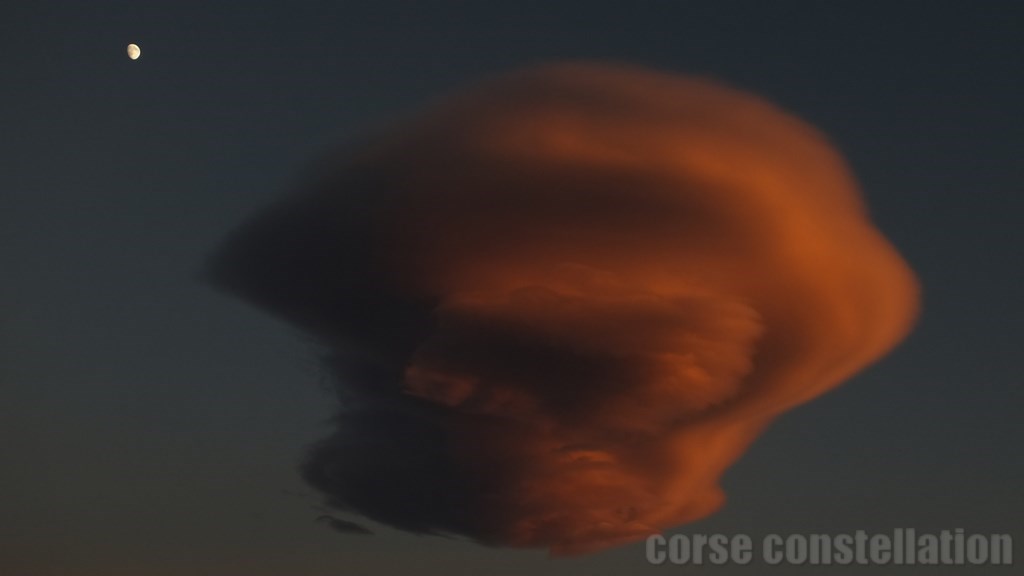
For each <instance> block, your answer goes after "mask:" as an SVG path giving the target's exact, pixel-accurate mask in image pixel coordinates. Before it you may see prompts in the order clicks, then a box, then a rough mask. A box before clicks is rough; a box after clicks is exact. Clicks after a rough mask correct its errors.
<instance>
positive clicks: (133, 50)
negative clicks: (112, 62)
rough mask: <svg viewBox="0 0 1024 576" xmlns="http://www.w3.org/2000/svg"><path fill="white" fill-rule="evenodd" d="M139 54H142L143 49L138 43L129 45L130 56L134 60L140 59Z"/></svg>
mask: <svg viewBox="0 0 1024 576" xmlns="http://www.w3.org/2000/svg"><path fill="white" fill-rule="evenodd" d="M139 56H142V50H141V49H139V46H138V45H137V44H129V45H128V57H129V58H131V59H132V60H138V59H139Z"/></svg>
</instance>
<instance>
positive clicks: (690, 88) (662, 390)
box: [210, 63, 918, 554]
mask: <svg viewBox="0 0 1024 576" xmlns="http://www.w3.org/2000/svg"><path fill="white" fill-rule="evenodd" d="M210 273H211V278H212V279H213V281H214V282H215V283H216V284H217V285H218V286H220V287H222V288H223V289H226V290H228V291H230V292H232V293H233V294H235V295H237V296H239V297H241V298H244V299H245V300H247V301H249V302H251V303H253V304H255V305H257V306H259V307H261V308H264V309H266V310H268V311H270V312H271V313H274V314H277V315H279V316H280V317H282V318H284V319H286V320H287V321H289V322H291V323H293V324H294V325H296V326H299V327H301V328H302V329H304V330H306V331H308V332H309V333H311V334H313V335H314V336H315V337H316V338H318V339H319V340H320V341H322V342H323V343H324V345H325V346H326V347H327V348H328V349H329V350H330V354H329V355H328V356H329V357H328V359H327V364H328V366H329V367H330V368H331V370H332V371H333V372H334V373H335V374H336V377H337V378H336V381H337V386H336V388H337V392H338V400H339V402H340V409H339V414H338V417H337V418H336V429H335V431H334V433H333V434H332V435H331V436H330V437H328V438H326V439H324V440H322V441H320V442H319V443H318V444H317V445H316V446H314V447H313V449H312V450H311V452H310V454H309V457H308V459H307V461H306V463H305V465H304V467H303V473H304V475H305V478H306V479H307V481H308V482H309V483H310V484H312V485H313V486H314V487H316V488H318V489H319V490H320V491H322V492H323V493H324V495H325V496H326V499H327V503H328V504H329V505H330V506H332V507H335V508H338V509H341V510H345V511H348V512H352V513H357V514H361V515H363V516H365V517H367V518H370V519H372V520H375V521H377V522H381V523H384V524H388V525H391V526H394V527H397V528H400V529H404V530H408V531H413V532H418V533H428V534H451V535H461V536H465V537H469V538H472V539H474V540H476V541H479V542H481V543H484V544H488V545H499V546H514V547H543V548H548V549H549V550H551V552H553V553H555V554H577V553H584V552H589V551H593V550H598V549H602V548H605V547H609V546H614V545H618V544H622V543H625V542H629V541H632V540H635V539H637V538H641V537H643V536H645V535H647V534H650V533H652V532H657V531H660V530H662V529H665V528H670V527H672V526H676V525H679V524H683V523H686V522H690V521H693V520H697V519H699V518H702V517H704V516H707V515H708V514H711V513H712V512H714V511H715V510H716V509H717V508H718V507H719V506H720V505H721V504H722V502H723V499H724V495H723V493H722V490H721V489H720V487H719V485H718V480H719V478H720V476H721V475H722V473H723V472H724V471H725V470H726V469H727V468H728V467H729V466H730V465H731V464H732V463H733V462H734V461H736V459H737V458H739V457H740V456H741V455H742V453H743V452H744V450H745V449H746V448H747V446H748V445H749V444H750V442H751V441H752V440H753V439H754V438H755V437H756V436H757V435H758V434H759V433H760V432H761V431H762V430H763V429H764V427H765V426H766V425H767V424H768V423H769V422H770V421H771V420H772V419H773V418H775V417H776V416H778V415H779V414H781V413H783V412H784V411H786V410H788V409H790V408H793V407H794V406H797V405H799V404H801V403H803V402H806V401H807V400H809V399H811V398H813V397H815V396H817V395H820V394H822V393H823V392H825V391H827V390H829V389H831V388H833V387H835V386H837V385H839V384H840V383H841V382H842V381H843V380H845V379H847V378H848V377H849V376H851V375H852V374H854V373H855V372H857V371H858V370H860V369H861V368H863V367H864V366H866V365H867V364H869V363H871V362H873V361H874V360H876V359H878V358H879V357H881V356H882V355H883V354H885V353H886V352H888V351H889V350H890V349H891V348H892V347H893V346H895V345H896V344H897V343H898V342H899V341H900V340H901V339H902V338H903V337H904V336H905V335H906V334H907V332H908V331H909V329H910V327H911V325H912V323H913V320H914V318H915V316H916V313H917V291H918V288H917V283H916V280H915V278H914V276H913V274H912V272H911V271H910V270H909V268H908V267H907V266H906V264H905V263H904V262H903V261H902V260H901V258H900V257H899V255H898V254H897V253H896V252H895V250H894V249H893V248H892V247H891V246H890V245H889V243H888V242H887V241H886V240H885V238H884V237H883V236H882V235H881V234H880V233H879V231H878V230H877V229H875V228H874V227H873V226H872V224H871V222H870V220H869V217H868V214H867V211H866V208H865V206H864V204H863V202H862V200H861V197H860V195H859V193H858V190H857V187H856V184H855V182H854V180H853V178H852V177H851V175H850V173H849V170H848V168H847V167H846V165H845V164H844V162H843V160H842V158H841V157H840V156H839V155H838V154H837V153H836V152H835V151H834V150H833V149H832V147H831V146H829V144H828V143H827V141H826V140H825V138H824V137H823V136H822V135H821V134H819V133H818V132H817V131H816V130H815V129H814V128H812V127H810V126H808V125H807V124H805V123H803V122H802V121H800V120H798V119H796V118H794V117H793V116H790V115H788V114H786V113H785V112H783V111H781V110H779V109H778V108H776V107H775V106H773V105H771V104H769V103H767V102H765V101H763V100H761V99H759V98H757V97H755V96H752V95H749V94H746V93H743V92H740V91H737V90H734V89H732V88H728V87H725V86H722V85H720V84H717V83H715V82H712V81H709V80H705V79H697V78H687V77H680V76H672V75H667V74H662V73H657V72H651V71H645V70H641V69H636V68H630V67H625V66H606V65H599V64H586V63H575V64H558V65H549V66H544V67H539V68H533V69H528V70H523V71H519V72H515V73H511V74H507V75H503V76H498V77H495V78H491V79H488V80H485V81H484V82H482V83H480V84H478V85H476V86H474V87H471V88H468V89H466V90H464V91H462V92H458V93H456V94H453V95H451V96H450V97H448V98H447V99H445V100H442V101H441V102H438V103H435V104H434V105H433V106H431V107H430V108H429V109H428V110H426V111H425V112H423V113H422V114H421V115H419V116H417V117H414V118H412V119H409V120H407V121H406V122H405V123H404V124H400V125H397V126H394V127H392V128H390V129H388V130H384V131H382V132H381V133H379V134H378V135H376V137H375V138H374V139H372V140H371V141H370V142H368V143H367V144H366V145H365V147H364V148H363V149H361V150H360V151H359V152H358V153H355V154H352V155H349V156H346V157H341V158H335V159H333V160H332V162H331V163H329V169H328V170H326V173H325V174H323V175H322V177H321V178H320V179H319V180H316V181H314V182H313V183H311V184H310V185H309V186H306V187H305V188H303V189H301V190H299V191H297V192H296V193H294V194H292V195H290V196H288V197H286V198H285V199H283V200H282V201H280V202H279V203H277V204H276V205H274V206H271V207H269V208H268V209H265V210H264V211H262V212H261V213H260V214H258V215H257V216H256V217H255V218H253V219H252V220H251V221H249V222H247V223H245V224H244V225H243V226H242V227H241V228H240V229H238V230H237V231H235V232H234V233H233V234H232V235H231V236H230V238H229V239H228V241H227V242H226V243H225V245H224V246H223V247H222V249H221V250H220V251H219V252H218V253H217V254H216V256H215V257H214V259H213V260H212V263H211V266H210Z"/></svg>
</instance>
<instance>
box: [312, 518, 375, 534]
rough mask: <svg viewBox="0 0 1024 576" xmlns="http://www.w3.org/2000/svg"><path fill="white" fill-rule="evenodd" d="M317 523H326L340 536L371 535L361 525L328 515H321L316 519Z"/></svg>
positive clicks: (367, 529) (370, 531)
mask: <svg viewBox="0 0 1024 576" xmlns="http://www.w3.org/2000/svg"><path fill="white" fill-rule="evenodd" d="M316 521H317V522H326V523H327V525H328V526H330V527H331V529H333V530H335V531H336V532H341V533H342V534H373V531H372V530H370V529H369V528H366V527H365V526H362V525H361V524H357V523H355V522H351V521H349V520H342V519H341V518H335V517H334V516H330V515H328V514H323V515H321V516H319V517H317V519H316Z"/></svg>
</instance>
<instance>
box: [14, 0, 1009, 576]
mask: <svg viewBox="0 0 1024 576" xmlns="http://www.w3.org/2000/svg"><path fill="white" fill-rule="evenodd" d="M462 4H463V3H457V2H438V3H432V5H431V6H430V7H429V8H428V7H427V6H425V4H424V3H415V2H390V3H389V2H358V3H340V2H338V3H334V2H290V3H273V2H258V1H257V2H249V3H246V4H245V5H241V4H238V5H237V6H235V5H232V4H228V3H222V4H211V3H201V2H189V1H179V2H149V3H141V2H139V3H130V2H105V1H102V0H101V1H97V2H90V3H83V2H38V3H29V2H23V3H17V4H16V5H14V6H5V7H4V8H3V9H2V10H0V69H2V70H3V72H4V82H3V85H4V88H3V89H0V134H2V135H0V147H2V148H0V152H2V158H3V159H4V160H3V162H2V164H0V166H2V168H0V275H2V276H0V277H2V281H0V392H2V395H3V396H2V401H0V426H2V430H3V438H4V440H3V442H2V443H0V462H3V464H2V469H0V489H2V490H0V493H2V497H0V518H2V519H3V522H2V527H0V573H3V574H8V573H10V574H18V575H25V576H35V575H51V574H53V575H58V574H60V575H75V576H77V575H82V576H92V575H99V574H104V575H112V576H121V575H129V574H146V575H147V576H149V575H160V576H162V575H184V574H211V575H222V574H223V575H234V574H239V575H241V574H245V575H251V576H272V575H284V574H288V575H310V576H320V575H323V576H327V575H335V574H365V575H376V574H382V575H392V574H394V575H399V574H410V573H422V574H450V573H468V574H488V575H493V576H505V575H508V576H512V575H516V574H523V573H531V574H537V575H546V574H552V575H555V574H557V575H559V576H565V575H568V576H572V575H577V574H578V575H609V576H610V575H622V574H672V573H683V572H684V571H686V570H685V569H684V568H680V567H678V566H660V567H656V566H650V565H648V564H647V562H646V561H645V559H644V551H643V546H642V545H631V546H626V547H622V548H617V549H613V550H610V551H606V552H602V553H599V554H596V555H593V556H588V557H583V558H577V559H568V560H548V559H546V558H545V555H544V554H543V553H542V552H521V551H510V550H499V549H489V548H484V547H480V546H478V545H475V544H471V543H466V542H460V541H456V540H446V539H440V538H428V537H416V536H411V535H407V534H402V533H399V532H396V531H393V530H389V529H386V528H385V529H380V530H378V534H377V535H375V536H370V537H366V536H355V535H341V534H338V533H336V532H334V531H332V530H330V528H329V526H328V525H326V524H325V523H323V522H319V523H318V522H316V521H315V520H316V518H317V517H318V516H319V515H320V514H321V512H320V511H319V510H317V509H316V508H315V506H316V505H317V504H318V503H319V498H318V496H317V495H316V494H315V493H314V491H313V490H312V489H310V488H308V487H307V486H306V485H304V484H303V482H302V481H301V479H300V478H299V475H298V472H297V470H296V467H297V464H298V462H299V459H300V458H301V456H302V453H303V450H304V449H305V447H306V446H308V445H309V444H310V443H311V442H313V441H314V440H316V439H318V438H320V437H322V436H323V435H325V434H326V433H327V432H328V431H329V430H330V426H329V423H328V421H327V420H328V418H329V417H330V415H331V413H332V410H333V406H334V404H333V398H332V396H331V394H330V393H329V392H328V391H327V390H326V388H327V386H326V385H325V383H324V382H323V380H324V379H325V378H327V377H328V376H327V375H326V374H325V373H324V371H323V370H322V369H321V367H320V366H319V361H318V357H317V353H318V349H317V348H315V347H314V346H313V345H312V344H311V343H310V342H309V340H308V338H307V337H306V336H304V335H303V334H301V333H300V332H299V331H298V330H296V329H293V328H291V327H288V326H286V325H285V324H283V323H282V322H280V321H279V320H276V319H274V318H273V317H271V316H269V315H267V314H264V313H263V312H260V311H258V310H256V309H254V308H251V307H249V306H247V305H245V304H243V303H241V302H239V301H237V300H234V299H231V298H228V297H226V296H225V295H224V294H221V293H218V292H215V291H214V290H212V289H211V288H210V287H209V286H207V285H205V284H204V283H203V282H202V281H200V279H199V275H198V274H199V269H200V267H201V265H202V263H203V261H204V259H206V258H207V257H208V256H209V254H210V253H211V252H212V251H213V250H214V249H215V248H216V247H217V246H218V245H219V243H220V242H221V241H222V240H223V238H224V237H225V235H226V234H227V233H228V232H229V231H230V230H231V229H232V228H234V227H235V226H237V225H238V224H239V223H241V222H242V221H243V220H244V219H245V218H246V217H248V216H250V215H251V214H253V213H254V212H255V211H256V210H258V209H259V208H260V207H262V206H264V205H266V204H267V203H268V202H270V201H272V200H273V199H275V198H278V197H279V196H280V195H281V194H282V193H284V192H286V191H288V190H289V189H291V188H293V187H294V186H295V185H297V183H299V182H300V181H302V180H303V178H304V177H305V171H306V170H307V169H308V168H309V167H310V166H311V165H313V164H314V163H315V162H316V161H317V160H318V159H320V158H322V157H323V156H324V155H325V154H327V153H329V152H330V151H331V150H335V149H337V148H339V147H343V146H345V145H346V144H348V143H351V142H353V141H355V140H356V139H358V138H359V137H360V136H362V135H363V134H364V133H365V132H366V130H368V129H371V128H373V127H375V126H379V125H381V124H382V123H385V122H388V121H391V120H394V119H395V118H398V117H402V116H404V115H406V114H408V113H410V112H412V111H415V110H417V109H418V108H419V107H421V106H422V105H423V104H425V103H426V102H428V101H430V100H432V99H434V98H436V97H438V96H439V95H441V94H444V93H446V92H448V91H450V90H452V89H454V88H456V87H458V86H461V85H463V84H465V83H467V82H472V81H473V80H475V79H477V78H478V77H480V76H481V75H485V74H489V73H493V72H500V71H505V70H508V69H511V68H517V67H521V66H523V65H527V64H534V63H541V62H545V61H550V60H560V59H566V58H587V59H597V60H611V61H620V62H628V63H633V64H639V65H643V66H647V67H653V68H656V69H660V70H665V71H669V72H679V73H687V74H698V75H706V76H710V77H712V78H716V79H718V80H721V81H724V82H726V83H729V84H731V85H733V86H736V87H738V88H742V89H744V90H748V91H750V92H753V93H755V94H759V95H761V96H763V97H765V98H768V99H770V100H772V101H774V102H775V103H777V104H779V105H780V106H782V107H783V108H785V109H787V110H789V111H791V112H793V113H794V114H796V115H798V116H800V117H801V118H803V119H805V120H807V121H809V122H811V123H812V124H814V125H816V126H817V127H818V128H820V129H821V130H822V131H823V132H824V133H825V134H827V135H828V136H829V138H830V139H831V140H832V142H833V143H834V144H835V145H836V146H837V147H838V148H839V149H840V151H841V152H842V153H843V154H844V155H845V157H846V159H847V160H848V162H849V163H850V165H851V167H852V169H853V171H854V173H855V174H856V176H857V178H858V180H859V181H860V184H861V186H862V188H863V191H864V194H865V196H866V199H867V202H868V205H869V207H870V209H871V214H872V217H873V219H874V221H875V224H876V225H877V226H878V227H879V228H881V230H882V231H883V232H884V233H885V234H886V236H888V238H889V239H890V240H891V242H892V243H893V244H894V245H895V246H896V248H897V249H898V250H899V251H900V253H901V254H902V255H903V257H904V258H905V259H906V260H907V261H908V262H909V264H910V266H911V267H912V268H913V269H914V271H915V272H916V273H917V275H918V278H919V280H920V281H921V283H922V285H923V308H924V312H923V315H922V317H921V319H920V320H919V323H918V325H917V327H916V329H915V331H914V333H913V334H912V335H911V336H910V337H909V339H908V340H907V341H906V342H904V343H903V344H902V345H901V346H900V347H899V348H898V349H897V350H896V351H895V352H894V353H893V354H892V355H891V356H889V357H887V358H886V359H884V360H883V361H881V362H880V363H878V364H876V365H875V366H873V367H872V368H870V369H869V370H867V371H866V372H864V373H861V374H860V375H858V376H857V377H855V378H854V379H852V380H851V381H850V382H848V383H847V384H846V385H845V386H843V387H841V388H839V389H837V390H834V391H832V392H830V393H828V394H826V395H825V396H823V397H821V398H819V399H817V400H815V401H813V402H812V403H810V404H808V405H806V406H803V407H800V408H798V409H796V410H795V411H793V412H790V413H788V414H786V415H785V416H784V417H783V418H781V419H780V420H778V421H776V422H775V424H774V425H773V426H772V427H771V428H770V429H769V430H768V432H767V433H766V434H765V435H764V436H762V437H761V438H760V439H759V440H758V441H757V442H756V443H755V444H754V445H753V447H752V448H751V449H750V450H749V451H748V453H747V454H746V455H745V456H744V457H743V458H742V459H741V460H740V461H739V463H738V464H736V465H735V466H734V467H733V468H732V469H730V470H729V471H728V472H727V473H726V475H725V478H724V485H725V488H726V490H727V492H728V494H729V500H728V502H727V503H726V505H725V507H724V508H723V509H722V510H721V511H720V512H719V513H718V514H716V515H714V516H712V517H710V518H708V519H706V520H703V521H701V522H699V523H696V524H691V525H687V526H685V527H682V528H681V529H680V530H682V531H686V532H705V533H706V532H724V533H730V534H734V533H740V532H743V533H751V534H754V535H757V534H764V533H790V532H803V533H808V532H849V531H854V530H858V529H865V530H869V531H879V532H884V531H889V530H891V529H893V528H897V527H914V528H917V529H918V530H921V531H924V530H936V531H937V530H942V529H953V528H965V529H966V530H968V531H977V532H1013V533H1014V534H1015V535H1016V537H1017V540H1018V542H1020V541H1024V540H1022V537H1024V526H1022V524H1021V522H1022V521H1021V518H1022V517H1024V497H1022V496H1021V494H1020V488H1019V486H1020V485H1021V483H1022V480H1024V464H1022V462H1024V459H1022V456H1024V453H1022V450H1021V449H1020V447H1019V444H1018V441H1019V440H1018V439H1019V438H1021V437H1024V435H1022V433H1024V424H1022V422H1024V420H1022V419H1021V418H1020V407H1021V402H1022V400H1024V392H1022V391H1021V388H1020V386H1019V382H1018V379H1019V374H1020V371H1019V369H1016V362H1014V361H1015V360H1017V358H1015V357H1014V353H1015V352H1016V351H1017V349H1018V345H1019V343H1020V342H1021V341H1022V336H1024V333H1022V332H1024V328H1022V326H1024V314H1022V311H1024V310H1022V308H1024V305H1022V304H1021V300H1020V298H1019V296H1018V294H1019V293H1020V292H1021V291H1022V290H1024V273H1022V272H1020V251H1021V246H1024V232H1022V224H1024V218H1022V217H1021V213H1022V210H1024V200H1021V198H1020V196H1019V190H1018V189H1019V183H1020V182H1021V181H1024V170H1022V168H1021V167H1022V164H1021V162H1020V160H1019V157H1018V156H1019V149H1020V146H1021V139H1022V136H1024V119H1022V118H1021V115H1020V114H1019V102H1021V101H1024V75H1022V74H1021V72H1020V65H1019V63H1020V61H1021V59H1022V56H1024V44H1022V42H1021V40H1020V39H1019V38H1018V30H1017V28H1018V26H1016V25H1015V22H1014V20H1013V18H1012V17H1010V16H1009V15H1008V14H1004V13H1002V12H1001V8H1000V7H999V6H998V5H997V3H991V4H989V3H967V4H964V3H939V4H933V5H931V6H927V7H926V8H927V10H926V11H925V8H922V6H921V5H920V4H917V5H912V4H911V3H906V6H900V5H889V6H887V7H886V8H885V9H884V10H877V11H876V10H872V9H869V8H864V7H859V8H850V7H849V5H848V7H847V8H843V7H836V6H834V5H831V4H828V3H821V4H820V5H818V6H817V7H815V8H813V9H808V8H806V7H801V6H796V5H795V3H794V4H793V5H789V6H780V5H779V4H778V3H774V4H772V5H771V6H767V5H765V4H767V3H749V4H750V5H741V4H738V3H715V4H714V5H712V4H711V3H707V4H706V5H699V4H696V3H682V2H659V3H646V4H641V3H636V2H569V1H566V2H547V3H542V2H517V3H508V4H505V5H501V6H499V5H497V4H493V3H482V2H481V3H476V4H474V5H472V6H464V5H462ZM946 4H948V6H947V5H946ZM129 42H135V43H137V44H139V45H140V46H141V48H142V52H143V54H142V58H141V59H139V60H138V61H131V60H129V59H128V57H127V56H126V54H125V51H124V50H125V46H126V45H127V44H128V43H129ZM777 570H778V573H789V572H790V571H798V570H797V569H795V568H793V567H788V568H779V569H777ZM807 570H808V573H811V571H813V572H814V573H822V572H824V571H823V570H822V569H811V568H808V569H807ZM707 571H708V572H710V573H712V574H723V575H726V574H763V573H773V572H772V570H771V569H768V568H765V567H759V566H748V567H736V566H733V567H720V568H715V567H711V568H707ZM847 571H848V572H854V573H872V574H874V573H892V574H918V573H920V574H945V573H950V574H954V573H957V571H956V570H955V569H945V571H944V570H943V569H928V570H925V571H920V572H919V571H915V569H914V568H907V567H903V568H889V569H881V568H877V567H876V568H863V569H847ZM995 572H997V573H1009V571H1007V570H1003V571H1002V572H1000V571H995ZM972 573H983V571H978V570H975V571H972Z"/></svg>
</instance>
